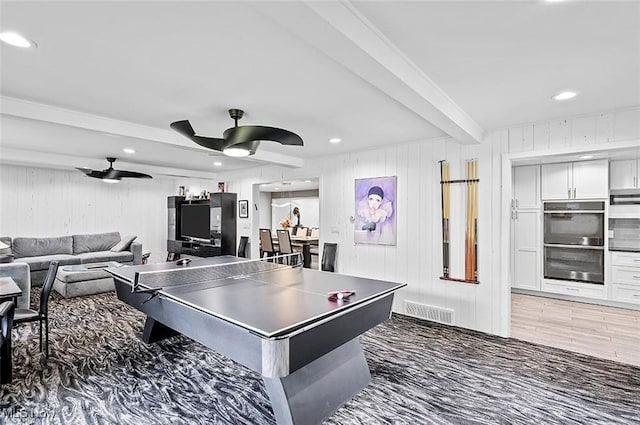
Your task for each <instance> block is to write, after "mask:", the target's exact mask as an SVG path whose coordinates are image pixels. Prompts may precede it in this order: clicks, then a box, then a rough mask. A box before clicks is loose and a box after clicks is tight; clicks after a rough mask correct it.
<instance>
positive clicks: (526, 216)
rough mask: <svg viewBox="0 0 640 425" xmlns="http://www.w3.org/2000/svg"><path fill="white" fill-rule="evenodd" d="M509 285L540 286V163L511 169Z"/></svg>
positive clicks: (537, 287)
mask: <svg viewBox="0 0 640 425" xmlns="http://www.w3.org/2000/svg"><path fill="white" fill-rule="evenodd" d="M511 207H512V208H511V219H512V220H511V223H512V225H511V232H512V233H511V247H512V249H511V286H512V287H513V288H520V289H529V290H538V291H539V290H540V270H541V268H542V265H541V263H540V255H541V252H542V244H541V240H540V224H541V215H540V214H541V212H540V211H541V209H540V166H539V165H526V166H520V167H514V169H513V200H512V202H511Z"/></svg>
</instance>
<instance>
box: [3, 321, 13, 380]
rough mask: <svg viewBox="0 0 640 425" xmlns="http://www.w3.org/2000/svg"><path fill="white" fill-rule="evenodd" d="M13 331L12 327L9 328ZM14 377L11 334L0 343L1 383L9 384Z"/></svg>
mask: <svg viewBox="0 0 640 425" xmlns="http://www.w3.org/2000/svg"><path fill="white" fill-rule="evenodd" d="M9 332H11V329H9ZM12 378H13V359H12V358H11V335H9V337H8V338H6V339H5V340H4V343H3V344H2V345H0V384H8V383H10V382H11V379H12Z"/></svg>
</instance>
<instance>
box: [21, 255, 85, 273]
mask: <svg viewBox="0 0 640 425" xmlns="http://www.w3.org/2000/svg"><path fill="white" fill-rule="evenodd" d="M52 260H58V261H59V262H60V265H61V266H68V265H71V264H80V259H79V258H78V257H77V256H75V255H71V254H55V255H40V256H36V257H25V258H21V259H20V261H22V262H24V263H27V264H29V268H30V269H31V271H32V272H34V271H37V270H47V269H48V268H49V263H51V261H52Z"/></svg>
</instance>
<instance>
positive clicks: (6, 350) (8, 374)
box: [0, 301, 15, 408]
mask: <svg viewBox="0 0 640 425" xmlns="http://www.w3.org/2000/svg"><path fill="white" fill-rule="evenodd" d="M14 314H15V304H14V303H13V301H5V302H3V303H2V304H0V383H2V384H8V383H9V382H11V378H12V374H13V363H12V358H11V328H12V326H13V316H14ZM5 407H8V403H7V402H0V408H5Z"/></svg>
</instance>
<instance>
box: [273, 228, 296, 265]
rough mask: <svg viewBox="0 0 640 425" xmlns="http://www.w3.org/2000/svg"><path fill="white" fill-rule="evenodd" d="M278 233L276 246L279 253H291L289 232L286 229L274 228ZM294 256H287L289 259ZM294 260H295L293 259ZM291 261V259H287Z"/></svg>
mask: <svg viewBox="0 0 640 425" xmlns="http://www.w3.org/2000/svg"><path fill="white" fill-rule="evenodd" d="M276 234H277V235H278V246H279V247H280V248H279V249H280V254H293V246H292V245H291V234H290V233H289V231H288V230H283V229H278V230H276ZM291 258H294V257H292V256H289V259H291ZM293 261H295V260H293ZM287 263H289V264H290V263H291V261H287Z"/></svg>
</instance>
